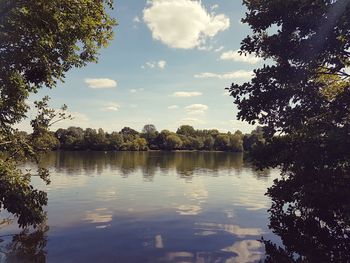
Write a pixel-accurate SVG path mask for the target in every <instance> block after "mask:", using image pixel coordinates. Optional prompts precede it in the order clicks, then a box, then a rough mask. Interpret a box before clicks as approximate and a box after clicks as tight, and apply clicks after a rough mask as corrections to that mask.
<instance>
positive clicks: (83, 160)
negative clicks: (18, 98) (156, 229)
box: [42, 152, 269, 180]
mask: <svg viewBox="0 0 350 263" xmlns="http://www.w3.org/2000/svg"><path fill="white" fill-rule="evenodd" d="M42 165H43V166H46V167H52V168H53V169H56V170H57V171H63V172H65V173H67V174H71V175H76V174H81V173H85V174H90V175H91V174H101V173H103V172H104V171H105V170H106V169H111V170H119V171H120V172H121V173H122V174H123V175H124V176H129V175H130V174H133V173H134V172H136V171H138V170H140V171H142V174H143V176H144V177H145V178H147V179H148V180H152V177H153V176H154V175H155V174H156V173H157V171H159V170H161V171H163V172H168V171H169V170H175V171H176V173H178V174H179V175H181V176H183V177H190V176H192V175H193V174H194V172H195V171H198V170H201V172H202V173H204V174H205V173H206V172H210V176H214V175H219V174H220V173H222V172H223V171H224V170H235V171H236V172H237V173H240V172H241V170H242V169H243V168H244V160H243V154H233V153H230V154H227V153H222V152H215V153H209V152H52V153H49V154H48V155H47V156H46V158H44V159H43V160H42ZM255 174H256V176H257V177H261V178H263V177H266V176H268V175H269V174H268V171H266V172H265V173H261V172H259V173H255Z"/></svg>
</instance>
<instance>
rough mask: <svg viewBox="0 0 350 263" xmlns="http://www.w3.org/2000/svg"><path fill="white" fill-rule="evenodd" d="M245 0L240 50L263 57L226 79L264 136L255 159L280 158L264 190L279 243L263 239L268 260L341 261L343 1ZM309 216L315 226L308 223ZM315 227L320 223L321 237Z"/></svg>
mask: <svg viewBox="0 0 350 263" xmlns="http://www.w3.org/2000/svg"><path fill="white" fill-rule="evenodd" d="M244 4H245V5H246V7H247V9H248V11H247V13H246V17H245V18H244V19H243V20H242V21H243V22H244V23H247V24H248V25H249V26H250V27H251V29H252V34H251V35H249V36H247V37H246V38H245V39H244V40H243V41H242V44H241V52H242V54H243V55H244V54H247V53H248V54H255V55H257V56H260V57H262V58H264V59H265V65H264V66H263V67H262V68H259V69H256V70H255V71H254V77H253V78H252V79H251V81H249V82H246V83H244V84H235V83H234V84H232V86H231V88H230V89H229V90H230V92H231V95H232V96H233V97H234V101H235V104H236V105H237V106H238V109H239V113H238V118H239V119H241V120H245V121H248V122H250V123H256V122H257V123H259V124H260V125H262V126H264V138H263V140H264V142H265V143H264V144H257V145H256V146H257V147H255V150H254V151H253V157H254V160H255V162H256V163H257V164H258V165H259V167H260V168H266V167H280V168H281V169H282V175H283V177H282V179H280V180H277V181H275V184H274V185H273V187H271V188H270V189H269V191H268V195H269V196H270V197H271V198H272V201H273V204H272V207H271V209H270V213H271V217H270V227H271V229H272V230H273V231H274V232H275V233H277V234H279V235H280V236H281V238H282V241H283V243H284V246H285V247H284V248H277V247H274V246H273V245H272V244H271V243H268V242H267V243H266V244H267V249H268V253H270V256H271V257H270V258H268V262H294V261H296V262H300V261H298V260H300V259H303V260H306V261H305V262H314V261H315V260H316V261H318V260H321V259H322V260H323V261H327V262H328V260H329V262H331V261H334V262H346V261H348V260H349V253H348V252H347V251H348V244H349V231H348V230H349V229H350V228H349V222H350V221H349V211H350V210H349V206H348V205H345V203H346V202H347V204H348V202H349V194H346V191H344V187H345V186H347V187H349V185H350V179H349V178H350V176H349V175H350V165H349V164H350V136H349V134H350V108H349V105H350V75H349V66H350V2H349V1H348V0H322V1H313V0H303V1H299V0H291V1H280V0H272V1H263V0H245V1H244ZM337 189H338V190H337ZM340 196H341V197H340ZM332 198H334V199H336V200H338V201H339V204H341V205H340V207H339V206H338V205H335V203H334V202H333V201H334V200H332ZM331 204H332V205H334V206H333V208H332V205H331ZM311 226H312V227H313V230H311V229H307V228H308V227H311ZM339 226H341V229H342V230H340V229H338V227H339ZM315 229H317V231H314V230H315ZM316 232H318V233H322V237H320V239H319V241H320V242H316V240H315V239H316V238H315V233H316ZM291 233H293V235H294V236H295V238H293V236H291ZM298 235H300V236H302V238H300V237H299V238H298ZM293 242H294V243H293ZM295 242H296V243H295ZM295 253H296V254H298V255H300V256H301V258H299V259H297V257H295ZM276 256H277V257H276ZM279 256H281V257H279ZM269 260H270V261H269ZM303 262H304V261H303Z"/></svg>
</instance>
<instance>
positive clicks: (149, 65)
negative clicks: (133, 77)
mask: <svg viewBox="0 0 350 263" xmlns="http://www.w3.org/2000/svg"><path fill="white" fill-rule="evenodd" d="M146 66H148V67H149V68H154V67H155V66H156V64H155V63H154V62H146Z"/></svg>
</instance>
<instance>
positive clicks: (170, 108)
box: [168, 105, 179, 110]
mask: <svg viewBox="0 0 350 263" xmlns="http://www.w3.org/2000/svg"><path fill="white" fill-rule="evenodd" d="M178 108H179V106H177V105H171V106H169V107H168V109H169V110H176V109H178Z"/></svg>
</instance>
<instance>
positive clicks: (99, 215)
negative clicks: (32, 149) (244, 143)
mask: <svg viewBox="0 0 350 263" xmlns="http://www.w3.org/2000/svg"><path fill="white" fill-rule="evenodd" d="M44 164H45V165H46V166H47V167H49V168H50V170H51V174H52V176H51V180H52V182H51V184H50V185H49V186H45V185H44V184H43V183H42V182H40V180H38V179H35V180H34V184H35V185H36V186H37V187H39V188H40V189H44V190H46V191H47V192H48V196H49V205H48V207H47V215H48V220H47V223H46V226H45V227H43V229H42V230H43V231H42V232H40V233H39V234H36V235H31V236H30V235H29V236H27V235H26V236H17V239H16V238H15V237H16V236H12V234H16V233H19V231H18V229H16V227H15V225H13V224H12V225H8V226H6V227H2V228H1V229H0V231H1V236H2V237H1V239H2V242H0V247H1V251H2V252H1V253H0V261H1V258H2V260H3V261H5V259H6V258H7V261H12V262H227V263H228V262H259V260H261V259H263V257H264V247H263V245H262V243H261V242H259V241H258V240H259V239H260V238H261V237H262V236H264V237H265V238H267V239H272V240H274V239H275V238H274V236H273V235H272V234H271V233H270V231H269V229H268V227H267V225H268V214H267V209H268V208H269V207H270V200H269V199H268V198H267V197H266V196H265V195H264V194H265V192H266V189H267V187H269V186H271V185H272V181H273V179H274V178H276V177H277V174H278V172H277V171H265V172H257V171H255V170H254V168H253V167H252V166H251V165H250V164H249V163H247V162H244V160H243V155H242V154H233V153H216V152H213V153H209V152H206V153H199V152H177V153H167V152H107V153H105V152H53V153H50V154H48V155H47V156H46V158H45V160H44ZM3 216H4V215H3ZM8 234H10V235H9V236H5V235H8Z"/></svg>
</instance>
